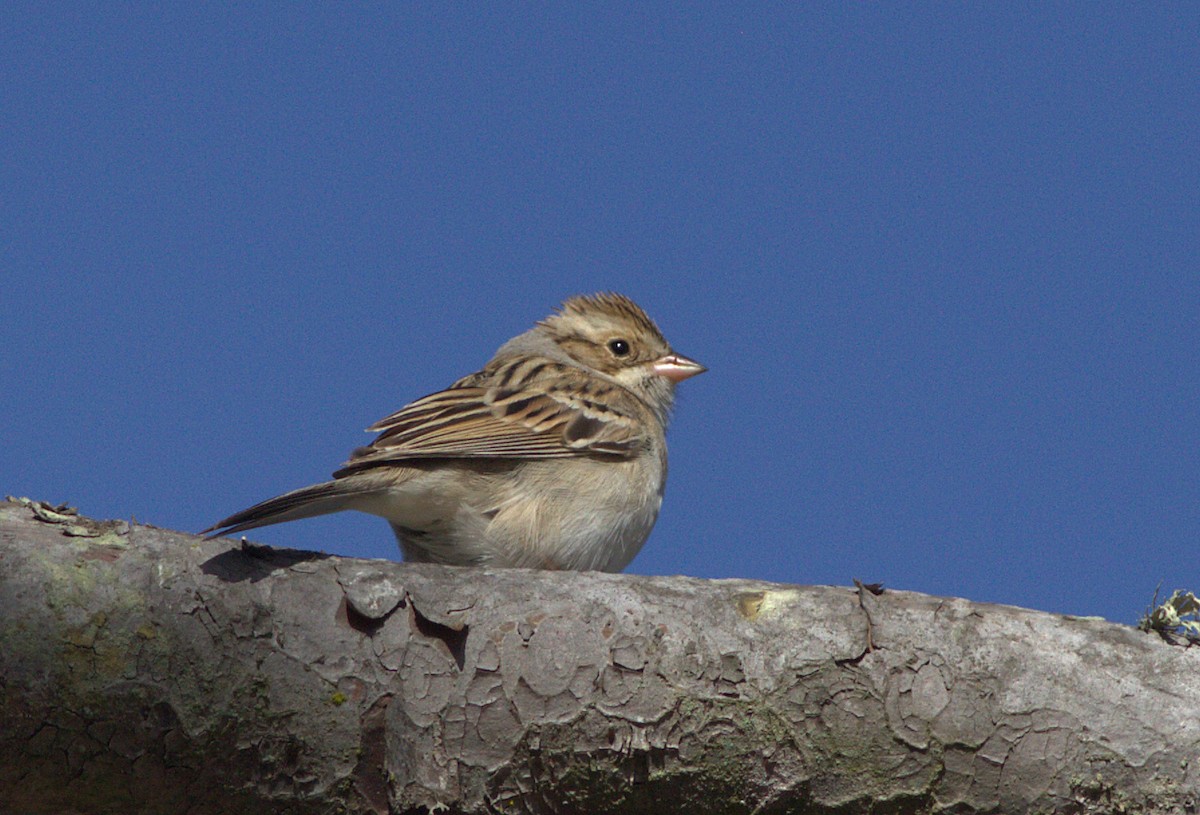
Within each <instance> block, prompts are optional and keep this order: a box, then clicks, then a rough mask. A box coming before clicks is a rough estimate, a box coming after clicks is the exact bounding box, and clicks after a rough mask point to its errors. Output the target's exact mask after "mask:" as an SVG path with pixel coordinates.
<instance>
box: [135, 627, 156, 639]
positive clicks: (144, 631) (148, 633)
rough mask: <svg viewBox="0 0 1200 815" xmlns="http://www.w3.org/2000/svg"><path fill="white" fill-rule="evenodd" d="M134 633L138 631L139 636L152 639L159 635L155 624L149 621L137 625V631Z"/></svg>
mask: <svg viewBox="0 0 1200 815" xmlns="http://www.w3.org/2000/svg"><path fill="white" fill-rule="evenodd" d="M134 633H136V634H137V635H138V636H139V637H141V638H142V639H144V640H152V639H154V638H155V637H157V636H158V631H156V630H155V628H154V626H152V625H150V624H148V623H143V624H142V625H139V626H138V627H137V631H135V632H134Z"/></svg>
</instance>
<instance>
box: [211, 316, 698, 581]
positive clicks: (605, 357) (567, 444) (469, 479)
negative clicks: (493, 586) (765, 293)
mask: <svg viewBox="0 0 1200 815" xmlns="http://www.w3.org/2000/svg"><path fill="white" fill-rule="evenodd" d="M705 370H706V369H705V367H704V366H703V365H701V364H700V363H698V362H695V361H693V360H691V359H688V358H687V357H685V356H681V355H679V354H676V353H675V352H674V351H672V350H671V347H670V345H668V344H667V341H666V340H665V339H664V338H663V335H662V333H661V332H660V331H659V330H658V327H657V326H655V324H654V323H653V322H652V321H651V320H650V318H649V317H647V316H646V313H645V312H644V311H642V309H641V308H639V307H638V306H637V304H636V303H634V302H633V301H632V300H630V299H629V298H628V297H625V296H623V295H620V294H613V293H604V294H596V295H592V296H588V297H573V298H571V299H569V300H567V301H566V302H565V303H563V305H562V306H561V307H560V309H559V310H558V312H557V313H556V314H553V315H551V316H550V317H548V318H546V319H545V320H542V321H541V322H539V323H538V324H537V325H536V326H535V327H534V328H532V329H530V330H529V331H526V332H525V333H524V334H521V335H519V336H517V337H514V338H513V339H511V340H509V341H508V342H506V343H505V344H504V345H502V346H501V347H500V350H498V351H497V352H496V355H495V356H494V357H492V359H491V361H489V362H488V363H487V365H485V366H484V367H483V370H481V371H478V372H476V373H473V374H471V375H470V376H466V377H463V378H462V379H460V380H458V381H457V382H455V383H454V384H453V385H451V386H450V387H449V388H447V389H446V390H443V391H439V392H437V393H434V394H431V395H429V396H426V397H424V398H422V399H418V400H417V401H415V402H413V403H411V404H409V405H406V406H405V407H403V408H401V409H400V410H399V411H397V412H396V413H393V414H392V415H391V416H388V417H387V418H386V419H383V420H382V421H380V422H377V423H376V424H375V425H373V426H372V427H370V428H368V430H369V431H377V432H378V433H379V436H378V437H377V438H376V439H375V441H374V442H372V443H371V444H370V445H368V446H366V447H360V448H358V449H357V450H355V451H354V453H353V454H352V455H351V456H350V460H349V461H347V462H346V464H345V466H343V467H342V469H340V470H338V471H337V472H335V473H334V474H333V480H332V481H326V482H324V483H321V484H314V485H313V486H310V487H304V488H302V489H298V490H293V491H292V492H289V493H286V494H284V495H280V496H279V497H277V498H271V499H269V500H267V501H263V502H262V503H260V504H256V505H254V506H252V507H250V508H249V509H246V510H243V511H241V512H238V513H236V514H234V515H231V516H229V517H228V518H226V519H225V520H223V521H221V522H219V523H217V524H215V525H214V526H212V527H210V528H208V529H206V530H204V531H205V532H212V533H214V534H213V535H210V537H215V536H216V535H225V534H232V533H236V532H241V531H244V530H246V529H253V528H255V527H259V526H266V525H268V524H276V523H281V522H283V521H294V520H297V519H299V518H309V517H312V516H315V515H324V514H326V513H330V512H340V511H341V510H346V509H355V510H359V511H360V512H367V513H370V514H372V515H379V516H381V517H383V518H385V519H387V520H388V521H389V522H390V523H391V525H392V529H393V530H394V531H395V533H396V537H397V539H398V540H399V541H400V549H401V551H402V552H403V553H404V557H405V559H407V560H412V561H423V562H433V563H448V564H455V565H482V566H516V567H532V568H544V569H596V570H601V571H607V572H619V571H620V570H622V569H624V568H625V567H626V566H627V565H628V564H629V562H630V561H631V560H633V557H634V555H636V554H637V553H638V550H639V549H641V548H642V544H643V543H645V541H646V537H647V536H648V535H649V534H650V530H651V528H652V527H653V526H654V521H655V519H656V518H657V517H658V510H659V508H660V507H661V506H662V496H663V489H664V487H665V485H666V480H667V445H666V425H667V418H668V416H669V414H670V412H671V406H672V404H673V403H674V399H675V384H676V383H677V382H680V381H682V380H684V379H687V378H688V377H691V376H695V375H696V374H700V373H703V372H704V371H705Z"/></svg>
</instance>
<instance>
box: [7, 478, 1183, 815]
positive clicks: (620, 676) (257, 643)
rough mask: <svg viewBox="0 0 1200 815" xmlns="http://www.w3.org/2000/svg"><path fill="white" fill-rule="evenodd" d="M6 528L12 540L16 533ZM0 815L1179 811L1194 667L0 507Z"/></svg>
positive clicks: (791, 599) (1098, 645) (837, 600)
mask: <svg viewBox="0 0 1200 815" xmlns="http://www.w3.org/2000/svg"><path fill="white" fill-rule="evenodd" d="M35 509H36V510H39V512H38V513H37V514H38V515H40V519H39V518H37V517H35ZM0 691H2V694H3V696H2V704H0V756H2V757H3V758H2V760H0V811H3V812H23V813H62V812H154V813H184V812H186V813H190V814H191V815H199V814H201V813H224V812H250V813H252V812H263V813H266V812H271V813H328V812H349V813H387V812H410V811H412V812H419V811H425V810H435V809H439V808H442V809H443V811H450V812H463V813H483V812H534V813H542V812H547V813H549V812H613V813H621V812H664V813H665V812H687V813H705V812H712V813H733V812H805V813H834V812H838V813H845V812H867V811H871V812H896V813H900V812H904V813H910V812H911V813H925V812H931V813H932V812H953V813H975V812H989V813H990V812H1001V813H1034V812H1043V813H1045V812H1070V813H1077V812H1114V813H1115V812H1140V813H1167V812H1172V813H1176V812H1177V813H1183V812H1194V811H1195V807H1196V804H1197V802H1200V760H1198V759H1200V649H1195V648H1192V649H1187V648H1180V647H1175V646H1171V645H1169V644H1167V643H1165V642H1164V641H1163V640H1161V639H1160V638H1159V637H1157V636H1156V635H1153V634H1147V633H1144V632H1141V631H1139V630H1136V629H1134V628H1131V627H1127V626H1122V625H1115V624H1112V623H1108V622H1104V621H1101V620H1095V619H1078V618H1072V617H1064V616H1058V615H1051V614H1044V613H1040V612H1036V611H1028V610H1024V609H1018V608H1011V607H1004V606H995V605H986V604H980V603H971V602H968V601H965V600H959V599H950V598H940V597H929V596H925V595H919V594H913V593H908V592H895V591H887V592H885V593H883V594H882V595H879V596H875V595H873V594H871V593H870V592H865V591H856V590H854V589H846V588H834V587H802V586H785V585H776V584H768V583H762V582H752V581H746V580H721V581H709V580H695V579H690V578H684V577H671V578H662V577H638V576H632V575H607V574H597V573H556V572H537V571H525V570H483V569H457V568H449V567H439V566H431V565H406V564H401V563H392V562H382V561H366V560H354V559H347V558H338V557H330V556H326V555H323V554H319V553H311V552H299V551H292V550H280V549H268V548H263V547H257V546H252V545H243V544H241V543H239V542H236V541H231V540H214V541H202V540H200V539H199V538H197V537H195V536H192V535H186V534H181V533H177V532H171V531H167V530H162V529H155V528H152V527H146V526H137V525H130V524H126V523H123V522H95V521H89V520H87V519H81V518H76V517H72V516H70V515H64V514H60V513H55V512H54V511H51V510H48V509H47V508H46V507H44V506H43V507H36V506H30V505H22V504H18V503H11V502H9V503H0Z"/></svg>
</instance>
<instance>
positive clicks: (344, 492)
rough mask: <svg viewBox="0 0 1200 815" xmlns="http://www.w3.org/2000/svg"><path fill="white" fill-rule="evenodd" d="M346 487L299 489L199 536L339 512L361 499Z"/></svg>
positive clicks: (332, 484) (335, 484)
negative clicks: (355, 499) (355, 500)
mask: <svg viewBox="0 0 1200 815" xmlns="http://www.w3.org/2000/svg"><path fill="white" fill-rule="evenodd" d="M348 487H349V485H348V484H347V482H346V481H344V480H343V481H326V482H324V483H322V484H313V485H312V486H310V487H301V488H300V489H298V490H292V491H291V492H286V493H284V494H283V495H278V496H276V497H274V498H268V499H267V500H266V501H262V502H261V503H258V504H255V505H254V506H252V507H250V508H249V509H243V510H242V511H241V512H236V513H234V514H233V515H230V516H229V517H228V518H226V519H224V520H223V521H218V522H217V523H215V524H213V525H212V526H210V527H209V528H208V529H205V530H203V531H202V532H201V533H200V534H201V535H204V536H205V539H206V540H208V539H211V538H217V537H221V536H222V535H234V534H236V533H238V532H243V531H245V530H247V529H255V528H256V527H260V526H270V525H271V524H278V523H283V522H284V521H295V520H299V519H300V518H312V517H315V516H317V515H328V514H329V513H331V512H340V511H342V510H343V509H349V508H350V507H349V504H350V503H351V501H352V500H353V499H354V498H355V497H358V496H361V492H359V491H358V490H354V489H349V488H348Z"/></svg>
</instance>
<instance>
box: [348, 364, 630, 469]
mask: <svg viewBox="0 0 1200 815" xmlns="http://www.w3.org/2000/svg"><path fill="white" fill-rule="evenodd" d="M544 367H546V366H543V368H544ZM555 367H556V368H558V366H555ZM553 373H554V374H555V375H556V377H557V378H556V379H555V380H554V382H553V385H551V386H548V387H547V386H546V384H547V383H545V382H521V383H520V387H491V388H487V387H478V386H470V385H462V384H460V383H461V382H463V381H464V380H460V381H459V383H455V385H454V386H451V387H450V388H448V389H446V390H444V391H439V392H437V393H434V394H430V395H429V396H426V397H423V398H421V399H418V400H417V401H415V402H413V403H411V404H409V405H407V406H405V407H404V408H402V409H401V410H399V411H397V412H396V413H393V414H392V415H390V416H388V417H387V418H386V419H383V420H381V421H379V422H377V423H375V424H374V425H372V426H371V427H370V428H368V429H369V430H373V431H378V432H379V436H378V437H377V438H376V439H375V441H373V442H372V443H371V444H370V445H369V446H367V447H361V448H359V449H358V450H356V451H355V452H354V454H353V455H352V457H351V458H350V460H349V461H347V462H346V465H345V467H344V468H343V469H342V470H339V471H338V472H337V473H335V475H338V476H341V475H345V474H346V473H348V472H353V471H357V470H360V469H364V468H367V467H373V466H376V465H379V464H383V463H386V462H391V461H404V460H411V459H419V458H532V459H545V458H568V457H572V456H584V455H612V456H622V457H624V456H630V455H633V453H634V452H635V451H636V448H637V447H638V445H639V444H640V443H641V440H642V439H641V433H640V431H639V423H638V421H637V419H636V418H635V413H634V409H633V408H632V407H631V406H630V405H629V401H630V400H632V399H633V398H634V397H632V396H631V395H629V394H627V393H626V392H624V391H623V390H622V389H620V388H617V387H616V386H614V385H610V384H609V383H599V384H598V383H596V382H595V381H594V380H592V379H591V378H589V377H587V375H586V374H585V373H583V372H582V371H580V372H578V373H575V372H573V371H570V370H568V371H567V372H566V373H564V371H563V370H562V369H558V370H556V371H553ZM564 378H565V380H566V381H564ZM501 381H506V382H507V381H509V380H508V379H505V378H501ZM622 403H624V404H622Z"/></svg>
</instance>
